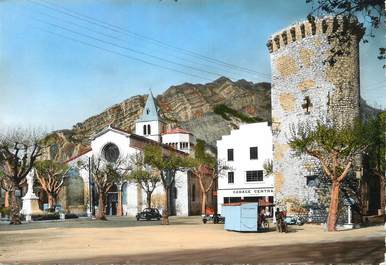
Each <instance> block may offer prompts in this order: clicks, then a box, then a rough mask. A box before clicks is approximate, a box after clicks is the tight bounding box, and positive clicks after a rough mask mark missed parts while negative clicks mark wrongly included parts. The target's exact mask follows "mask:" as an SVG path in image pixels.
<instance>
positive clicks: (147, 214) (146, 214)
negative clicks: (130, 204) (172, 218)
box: [135, 208, 162, 221]
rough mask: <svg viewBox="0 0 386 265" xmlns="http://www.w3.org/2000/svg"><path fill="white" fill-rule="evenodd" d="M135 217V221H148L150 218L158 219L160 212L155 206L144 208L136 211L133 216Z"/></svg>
mask: <svg viewBox="0 0 386 265" xmlns="http://www.w3.org/2000/svg"><path fill="white" fill-rule="evenodd" d="M135 217H136V218H137V221H139V220H147V221H150V220H152V219H156V220H160V219H161V217H162V216H161V214H160V213H159V211H158V209H157V208H145V209H143V211H142V212H140V213H137V215H136V216H135Z"/></svg>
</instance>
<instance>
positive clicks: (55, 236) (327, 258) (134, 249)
mask: <svg viewBox="0 0 386 265" xmlns="http://www.w3.org/2000/svg"><path fill="white" fill-rule="evenodd" d="M384 236H385V233H384V230H383V226H371V227H366V228H361V229H355V230H349V231H339V232H332V233H327V232H324V231H323V229H322V228H321V227H320V226H319V225H304V226H300V227H298V226H291V227H290V232H289V233H287V234H279V233H277V232H275V231H270V232H262V233H238V232H229V231H224V229H223V225H221V224H217V225H214V224H205V225H204V224H202V222H201V219H200V217H185V218H184V217H172V218H171V225H169V226H162V225H160V222H159V221H150V222H146V221H143V222H137V221H136V220H134V219H133V218H127V217H119V218H117V217H115V218H110V220H109V221H107V222H103V221H95V220H88V219H78V220H66V221H53V222H34V223H30V224H23V225H19V226H10V225H6V224H0V263H5V264H9V263H22V264H23V263H24V264H31V263H35V264H41V263H42V264H53V263H66V264H78V263H81V264H95V263H98V264H111V263H115V264H123V263H137V264H138V263H148V264H151V263H163V264H169V263H174V264H184V263H185V264H186V263H189V264H192V263H261V262H265V263H267V262H272V263H278V262H286V261H287V260H288V262H308V263H311V262H326V263H328V262H332V263H337V262H339V263H342V262H343V263H353V262H356V263H374V262H378V261H382V260H383V253H384Z"/></svg>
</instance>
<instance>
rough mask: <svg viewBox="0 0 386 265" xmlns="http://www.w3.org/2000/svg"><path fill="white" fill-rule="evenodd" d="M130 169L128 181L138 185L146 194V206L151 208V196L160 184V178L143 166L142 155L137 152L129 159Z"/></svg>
mask: <svg viewBox="0 0 386 265" xmlns="http://www.w3.org/2000/svg"><path fill="white" fill-rule="evenodd" d="M130 165H131V167H132V169H131V172H130V174H129V175H128V179H129V180H132V181H134V182H135V183H137V184H139V185H140V186H141V188H142V189H143V190H144V191H145V193H146V204H147V207H148V208H151V196H152V194H153V192H154V190H155V188H156V187H157V185H158V184H159V183H160V181H161V178H160V176H159V174H157V173H156V172H155V171H154V170H152V169H151V168H150V167H149V166H148V165H146V164H145V161H144V155H143V153H140V152H137V153H135V154H133V155H132V156H131V157H130Z"/></svg>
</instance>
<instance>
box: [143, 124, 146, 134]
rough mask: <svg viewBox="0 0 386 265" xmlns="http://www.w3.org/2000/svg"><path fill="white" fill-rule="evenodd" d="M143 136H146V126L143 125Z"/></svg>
mask: <svg viewBox="0 0 386 265" xmlns="http://www.w3.org/2000/svg"><path fill="white" fill-rule="evenodd" d="M143 135H146V125H143Z"/></svg>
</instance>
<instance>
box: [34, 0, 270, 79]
mask: <svg viewBox="0 0 386 265" xmlns="http://www.w3.org/2000/svg"><path fill="white" fill-rule="evenodd" d="M29 1H30V2H33V3H35V4H38V5H40V6H43V7H45V8H48V9H51V10H53V11H55V12H59V13H62V14H65V15H67V16H71V17H73V18H76V19H79V20H82V21H84V22H87V23H90V24H93V25H96V26H99V27H103V28H105V29H108V30H111V31H114V32H117V33H122V32H124V33H128V34H130V35H133V36H135V37H136V38H139V39H142V40H145V41H149V42H151V43H153V44H155V45H158V46H161V47H164V48H169V49H173V50H176V51H178V52H181V53H184V54H186V55H189V56H193V57H195V58H198V59H200V60H205V61H207V62H209V63H212V64H220V65H222V66H223V67H228V68H231V69H232V70H238V71H244V72H248V73H253V74H258V75H263V76H265V77H267V78H270V75H269V74H266V73H261V72H258V71H255V70H252V69H249V68H246V67H241V66H237V65H234V64H230V63H227V62H224V61H221V60H218V59H215V58H211V57H208V56H205V55H202V54H199V53H197V52H194V51H191V50H188V49H184V48H180V47H176V46H173V45H170V44H168V43H165V42H162V41H159V40H157V39H154V38H150V37H147V36H144V35H141V34H138V33H136V32H134V31H130V30H128V29H126V28H123V27H120V26H117V25H113V24H111V23H108V22H104V21H102V20H99V19H96V18H93V17H90V16H87V15H84V14H81V13H79V12H76V11H73V10H71V9H68V8H65V7H63V6H60V5H57V4H54V3H51V2H49V1H45V0H40V1H41V2H39V1H36V0H29ZM42 2H43V3H42Z"/></svg>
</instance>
